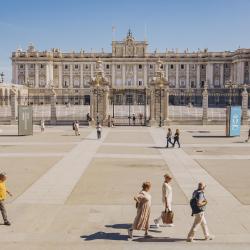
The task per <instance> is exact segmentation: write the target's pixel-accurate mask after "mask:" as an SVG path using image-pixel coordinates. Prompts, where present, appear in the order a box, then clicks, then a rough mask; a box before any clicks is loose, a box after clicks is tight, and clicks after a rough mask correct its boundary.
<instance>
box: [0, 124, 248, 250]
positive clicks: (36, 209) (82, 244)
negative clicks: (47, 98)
mask: <svg viewBox="0 0 250 250" xmlns="http://www.w3.org/2000/svg"><path fill="white" fill-rule="evenodd" d="M172 128H173V129H175V128H177V127H176V126H172ZM179 128H180V130H181V144H182V147H181V148H180V149H179V148H175V149H173V148H169V149H166V148H165V133H166V131H165V129H163V128H147V127H115V128H104V130H103V136H102V139H101V140H96V131H95V129H94V128H86V127H84V128H81V135H80V136H78V137H76V136H74V135H73V132H72V130H71V126H68V127H63V126H62V127H59V126H58V127H48V128H46V131H45V132H44V133H41V132H40V131H39V128H38V127H35V132H34V135H33V136H27V137H18V136H16V133H17V128H16V127H15V126H0V171H4V172H6V173H7V174H8V177H9V179H8V182H7V185H8V188H9V190H10V191H11V192H12V193H13V194H14V195H13V197H12V198H10V199H8V200H7V204H6V208H7V212H8V216H9V219H10V221H11V222H12V225H11V226H10V227H6V226H4V225H0V249H1V250H7V249H18V250H30V249H31V250H33V249H46V250H50V249H53V250H54V249H59V250H61V249H115V250H119V249H124V250H127V249H250V181H249V180H250V142H249V143H245V142H244V141H245V139H246V137H247V128H246V127H243V128H242V133H241V137H235V138H226V137H223V135H224V134H225V130H224V127H223V126H179ZM166 172H167V173H170V174H171V175H172V176H173V177H174V178H173V183H172V185H173V191H174V198H173V204H174V206H173V210H174V212H175V227H173V228H168V227H160V228H159V229H155V228H151V230H150V235H151V236H152V237H151V238H147V239H146V238H144V237H143V232H135V237H134V238H133V240H129V239H128V238H127V228H128V227H129V226H130V224H131V222H132V221H133V219H134V216H135V213H136V209H135V204H134V201H133V196H134V195H135V194H136V193H137V192H138V191H139V190H140V187H141V183H142V182H143V181H145V180H150V181H151V182H152V190H151V194H152V198H153V204H152V215H151V220H150V222H151V224H153V219H154V218H155V217H156V216H158V215H159V214H160V212H161V210H162V205H161V185H162V176H163V174H164V173H166ZM199 181H204V182H205V183H206V184H207V190H206V192H207V199H208V202H209V203H208V208H207V220H208V226H209V228H210V231H211V233H212V234H214V235H215V236H216V238H215V240H214V241H210V242H205V241H203V240H198V241H197V242H196V243H187V242H186V241H185V239H186V236H187V233H188V231H189V229H190V227H191V224H192V222H193V217H191V210H190V206H189V199H190V196H191V194H192V191H193V190H194V188H196V186H197V183H198V182H199ZM197 238H201V239H202V234H201V230H199V233H198V234H197Z"/></svg>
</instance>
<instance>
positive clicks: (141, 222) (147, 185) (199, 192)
mask: <svg viewBox="0 0 250 250" xmlns="http://www.w3.org/2000/svg"><path fill="white" fill-rule="evenodd" d="M171 180H172V177H171V176H170V175H169V174H165V175H164V182H163V184H162V203H163V211H162V213H161V214H160V216H159V217H157V218H155V219H154V224H155V227H156V228H159V227H160V222H162V223H163V226H169V227H173V226H174V224H173V219H174V212H173V210H172V198H173V191H172V187H171V185H170V182H171ZM151 186H152V185H151V182H150V181H146V182H144V183H143V184H142V190H141V191H140V192H139V194H138V195H136V196H135V197H134V200H135V202H136V209H137V213H136V217H135V219H134V222H133V224H132V226H131V228H129V229H128V237H129V238H133V231H134V230H143V231H145V237H151V236H150V235H149V234H148V231H149V227H150V225H149V219H150V213H151V195H150V190H151ZM205 187H206V185H205V184H204V183H202V182H200V183H199V184H198V188H197V189H196V190H195V191H194V192H193V194H192V198H191V200H190V207H191V210H192V214H191V215H192V216H194V222H193V225H192V227H191V229H190V231H189V233H188V235H187V238H186V241H187V242H194V241H195V240H194V236H195V232H196V231H197V229H198V227H199V226H200V225H201V228H202V230H203V233H204V240H212V239H214V236H212V235H210V233H209V230H208V226H207V222H206V219H205V210H206V205H207V200H206V198H205Z"/></svg>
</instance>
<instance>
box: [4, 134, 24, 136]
mask: <svg viewBox="0 0 250 250" xmlns="http://www.w3.org/2000/svg"><path fill="white" fill-rule="evenodd" d="M19 136H22V135H1V134H0V137H19Z"/></svg>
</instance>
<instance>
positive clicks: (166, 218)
mask: <svg viewBox="0 0 250 250" xmlns="http://www.w3.org/2000/svg"><path fill="white" fill-rule="evenodd" d="M171 180H172V177H171V176H170V175H169V174H165V175H164V182H163V184H162V203H163V205H164V211H163V212H162V213H161V215H160V216H159V217H158V218H156V219H155V220H154V223H155V225H156V227H157V228H158V227H160V224H159V223H160V220H162V222H163V224H166V225H168V226H170V227H172V226H174V224H173V216H174V214H173V211H172V199H173V191H172V187H171V185H170V182H171Z"/></svg>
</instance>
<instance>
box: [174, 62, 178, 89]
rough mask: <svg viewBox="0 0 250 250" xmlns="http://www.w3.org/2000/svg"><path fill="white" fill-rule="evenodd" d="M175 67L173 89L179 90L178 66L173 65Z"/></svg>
mask: <svg viewBox="0 0 250 250" xmlns="http://www.w3.org/2000/svg"><path fill="white" fill-rule="evenodd" d="M175 66H176V69H175V70H176V75H175V87H176V88H177V89H178V88H179V64H175Z"/></svg>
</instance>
